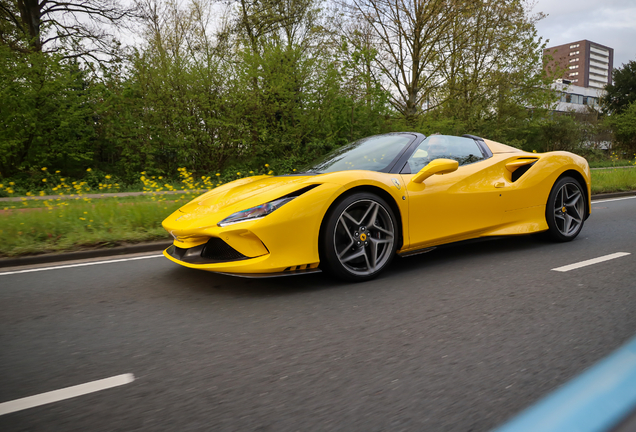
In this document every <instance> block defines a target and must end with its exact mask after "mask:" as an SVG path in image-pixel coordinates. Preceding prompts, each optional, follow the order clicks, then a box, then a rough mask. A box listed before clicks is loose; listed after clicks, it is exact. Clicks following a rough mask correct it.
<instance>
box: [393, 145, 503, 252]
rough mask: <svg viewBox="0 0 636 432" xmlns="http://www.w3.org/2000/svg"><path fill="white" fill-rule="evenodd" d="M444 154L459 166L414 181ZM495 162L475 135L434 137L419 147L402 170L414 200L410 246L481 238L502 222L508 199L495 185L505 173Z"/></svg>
mask: <svg viewBox="0 0 636 432" xmlns="http://www.w3.org/2000/svg"><path fill="white" fill-rule="evenodd" d="M438 158H446V159H454V160H457V161H458V163H459V167H458V169H457V170H456V171H454V172H451V173H448V174H443V175H433V176H431V177H429V178H427V179H426V180H424V182H422V183H413V182H412V181H411V179H412V178H413V177H414V175H415V174H417V172H418V171H419V170H420V169H421V168H423V167H424V166H425V165H426V164H427V163H428V162H430V161H431V160H434V159H438ZM493 162H494V161H493V159H492V158H490V157H489V155H487V154H484V153H483V152H482V150H481V148H480V147H479V146H478V144H477V143H476V142H475V141H474V140H473V139H471V138H463V137H451V136H444V135H433V136H430V137H428V138H427V139H426V140H424V141H423V142H422V143H421V144H420V145H419V146H418V148H417V149H416V150H415V151H414V152H413V155H412V156H411V157H410V158H409V160H408V161H407V163H406V165H405V167H404V168H403V170H402V174H401V176H402V180H403V182H404V184H405V185H406V191H407V199H408V203H409V206H408V209H409V210H408V212H409V240H408V241H409V246H408V247H407V248H408V249H413V248H417V247H426V246H428V245H434V244H440V243H445V242H450V241H457V240H463V239H467V238H471V237H477V236H479V234H480V233H481V232H484V231H485V230H487V229H490V228H492V227H494V226H497V225H498V224H500V223H501V220H502V218H503V209H504V204H503V198H502V197H501V191H500V190H499V189H498V188H495V187H494V184H495V183H497V182H498V181H501V178H502V175H501V170H500V169H497V168H496V167H495V166H493ZM405 240H406V239H405Z"/></svg>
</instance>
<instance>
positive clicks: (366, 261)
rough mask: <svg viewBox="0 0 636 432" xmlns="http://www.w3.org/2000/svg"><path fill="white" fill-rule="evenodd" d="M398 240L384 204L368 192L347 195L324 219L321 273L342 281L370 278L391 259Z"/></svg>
mask: <svg viewBox="0 0 636 432" xmlns="http://www.w3.org/2000/svg"><path fill="white" fill-rule="evenodd" d="M398 237H399V232H398V224H397V220H396V218H395V214H394V213H393V210H392V209H391V206H389V205H388V204H387V203H386V201H384V200H383V199H382V198H380V197H379V196H377V195H375V194H373V193H368V192H359V193H354V194H352V195H349V196H346V197H345V198H343V199H341V200H340V202H338V203H337V204H336V205H335V206H334V207H332V209H331V210H330V211H329V212H328V213H327V215H326V216H325V221H324V225H323V232H322V235H321V238H320V251H321V258H322V267H323V270H325V271H326V272H327V273H329V274H331V275H332V276H334V277H336V278H338V279H341V280H345V281H353V282H362V281H366V280H370V279H373V278H374V277H375V276H377V275H378V274H379V273H380V272H381V271H382V270H383V269H384V268H386V266H388V265H389V263H390V262H391V260H392V259H393V256H394V255H395V250H396V248H397V239H398Z"/></svg>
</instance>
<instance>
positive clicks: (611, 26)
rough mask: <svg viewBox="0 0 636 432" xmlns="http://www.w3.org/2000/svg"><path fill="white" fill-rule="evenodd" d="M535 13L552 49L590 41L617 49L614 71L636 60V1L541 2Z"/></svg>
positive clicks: (549, 0)
mask: <svg viewBox="0 0 636 432" xmlns="http://www.w3.org/2000/svg"><path fill="white" fill-rule="evenodd" d="M533 12H543V13H545V14H548V17H547V18H544V19H543V20H541V21H539V23H538V24H537V30H538V32H539V36H542V37H543V38H544V39H550V42H548V46H549V47H550V46H556V45H563V44H566V43H568V42H574V41H579V40H583V39H587V40H589V41H592V42H596V43H598V44H601V45H605V46H608V47H610V48H614V67H615V68H616V67H620V66H621V65H622V64H623V63H627V62H628V61H629V60H636V0H578V1H570V2H566V1H556V0H537V4H536V5H535V7H534V9H533Z"/></svg>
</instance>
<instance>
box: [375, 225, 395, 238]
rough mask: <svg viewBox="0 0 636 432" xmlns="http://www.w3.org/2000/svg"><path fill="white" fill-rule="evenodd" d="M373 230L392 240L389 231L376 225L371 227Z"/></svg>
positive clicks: (391, 234)
mask: <svg viewBox="0 0 636 432" xmlns="http://www.w3.org/2000/svg"><path fill="white" fill-rule="evenodd" d="M373 229H374V230H376V231H380V232H381V233H382V234H384V235H387V236H389V237H390V238H393V233H392V232H391V231H389V230H386V229H384V228H382V227H379V226H377V225H373Z"/></svg>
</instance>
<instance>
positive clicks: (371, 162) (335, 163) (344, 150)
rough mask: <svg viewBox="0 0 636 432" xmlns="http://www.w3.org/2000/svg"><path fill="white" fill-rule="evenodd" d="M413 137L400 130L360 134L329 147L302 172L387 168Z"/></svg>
mask: <svg viewBox="0 0 636 432" xmlns="http://www.w3.org/2000/svg"><path fill="white" fill-rule="evenodd" d="M414 138H415V137H414V136H413V135H402V134H388V135H377V136H372V137H369V138H363V139H361V140H358V141H354V142H352V143H350V144H347V145H345V146H342V147H340V148H338V149H336V150H334V151H332V152H331V153H329V154H328V155H327V156H325V157H324V158H323V159H321V160H320V161H318V162H316V163H313V164H311V165H309V166H307V167H305V168H304V169H303V172H315V173H321V174H323V173H330V172H335V171H349V170H368V171H379V172H387V171H388V170H389V168H391V166H392V165H393V162H394V161H395V159H396V158H397V157H398V156H400V155H401V154H402V151H403V150H404V149H405V148H406V146H408V145H409V143H410V142H411V141H412V140H413V139H414Z"/></svg>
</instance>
